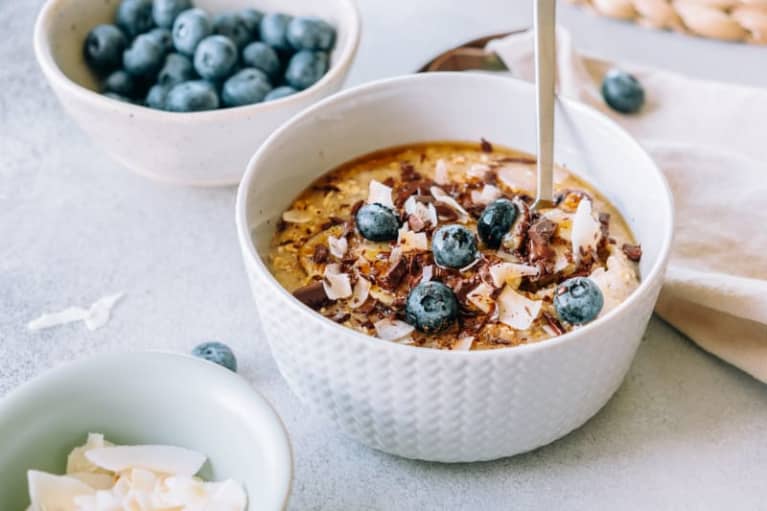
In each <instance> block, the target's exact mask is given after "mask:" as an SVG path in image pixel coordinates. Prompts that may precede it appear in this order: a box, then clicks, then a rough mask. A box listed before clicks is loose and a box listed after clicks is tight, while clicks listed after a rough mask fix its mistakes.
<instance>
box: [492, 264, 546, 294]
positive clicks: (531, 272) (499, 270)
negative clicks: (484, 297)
mask: <svg viewBox="0 0 767 511" xmlns="http://www.w3.org/2000/svg"><path fill="white" fill-rule="evenodd" d="M538 273H539V270H538V268H537V267H535V266H530V265H527V264H519V263H497V264H494V265H492V266H491V267H490V276H491V277H492V279H493V285H494V286H495V287H498V288H500V287H503V285H504V284H506V283H508V282H510V281H514V280H516V279H518V278H519V277H535V276H536V275H538Z"/></svg>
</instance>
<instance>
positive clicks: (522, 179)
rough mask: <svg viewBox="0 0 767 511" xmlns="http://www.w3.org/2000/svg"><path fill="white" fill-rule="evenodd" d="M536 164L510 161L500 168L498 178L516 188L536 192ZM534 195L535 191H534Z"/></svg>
mask: <svg viewBox="0 0 767 511" xmlns="http://www.w3.org/2000/svg"><path fill="white" fill-rule="evenodd" d="M534 169H535V165H532V164H527V163H509V164H506V165H504V166H503V167H501V168H500V169H499V170H498V179H500V180H501V182H502V183H503V184H505V185H506V186H508V187H509V188H512V189H514V190H521V191H524V192H528V193H531V192H535V189H536V187H537V176H536V173H535V170H534ZM533 195H534V193H533Z"/></svg>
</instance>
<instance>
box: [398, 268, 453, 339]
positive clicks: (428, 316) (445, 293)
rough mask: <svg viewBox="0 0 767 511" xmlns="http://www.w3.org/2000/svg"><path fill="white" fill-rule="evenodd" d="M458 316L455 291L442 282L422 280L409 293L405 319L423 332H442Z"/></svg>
mask: <svg viewBox="0 0 767 511" xmlns="http://www.w3.org/2000/svg"><path fill="white" fill-rule="evenodd" d="M457 316H458V300H456V298H455V294H454V293H453V291H452V290H451V289H450V288H449V287H447V286H446V285H444V284H443V283H441V282H437V281H435V280H430V281H428V282H422V283H421V284H418V285H417V286H416V287H414V288H413V289H412V290H411V291H410V294H408V297H407V302H406V304H405V320H406V321H407V322H408V323H410V324H411V325H413V326H414V327H416V328H417V329H418V330H420V331H421V332H425V333H427V334H433V333H437V332H441V331H442V330H444V329H446V328H447V327H449V326H450V325H451V324H452V323H453V321H455V318H456V317H457Z"/></svg>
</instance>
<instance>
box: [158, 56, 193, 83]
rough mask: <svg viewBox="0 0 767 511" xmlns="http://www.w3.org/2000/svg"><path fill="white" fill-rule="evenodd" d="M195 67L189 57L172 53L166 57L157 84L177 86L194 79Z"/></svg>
mask: <svg viewBox="0 0 767 511" xmlns="http://www.w3.org/2000/svg"><path fill="white" fill-rule="evenodd" d="M194 77H195V74H194V66H192V61H191V60H189V57H187V56H186V55H182V54H180V53H170V54H168V56H167V57H165V64H163V66H162V69H160V72H159V73H157V83H158V84H160V85H176V84H177V83H181V82H187V81H189V80H192V79H194Z"/></svg>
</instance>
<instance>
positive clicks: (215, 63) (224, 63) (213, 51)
mask: <svg viewBox="0 0 767 511" xmlns="http://www.w3.org/2000/svg"><path fill="white" fill-rule="evenodd" d="M236 64H237V46H235V45H234V43H233V42H232V40H231V39H229V38H228V37H225V36H222V35H211V36H208V37H206V38H205V39H203V40H202V41H200V44H198V45H197V49H196V50H195V52H194V69H195V70H196V71H197V74H199V75H200V76H202V77H203V78H207V79H208V80H220V79H222V78H226V77H227V76H229V75H230V74H231V73H232V71H233V70H234V67H235V65H236Z"/></svg>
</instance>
